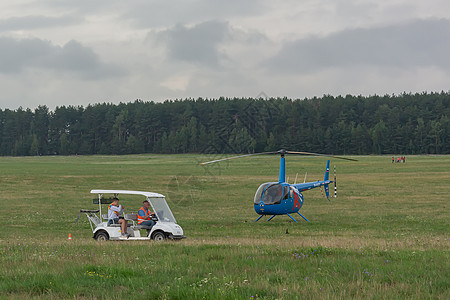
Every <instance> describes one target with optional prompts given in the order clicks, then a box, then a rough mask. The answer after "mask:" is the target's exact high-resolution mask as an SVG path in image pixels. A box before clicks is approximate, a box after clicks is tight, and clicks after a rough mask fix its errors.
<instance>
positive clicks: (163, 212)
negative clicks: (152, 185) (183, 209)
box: [148, 198, 177, 223]
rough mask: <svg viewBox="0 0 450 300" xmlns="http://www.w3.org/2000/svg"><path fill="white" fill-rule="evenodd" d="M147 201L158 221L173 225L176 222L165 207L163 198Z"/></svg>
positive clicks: (167, 207) (165, 203)
mask: <svg viewBox="0 0 450 300" xmlns="http://www.w3.org/2000/svg"><path fill="white" fill-rule="evenodd" d="M148 201H149V202H150V204H151V205H152V208H153V210H154V212H155V214H156V216H157V217H158V220H159V221H162V222H174V223H176V222H177V221H176V220H175V217H174V216H173V214H172V211H171V210H170V208H169V206H168V205H167V202H166V199H165V198H148Z"/></svg>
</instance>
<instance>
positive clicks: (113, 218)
mask: <svg viewBox="0 0 450 300" xmlns="http://www.w3.org/2000/svg"><path fill="white" fill-rule="evenodd" d="M123 210H124V207H123V206H122V205H120V204H119V199H118V198H117V197H114V198H113V202H112V203H111V204H110V205H109V206H108V223H109V224H120V228H121V232H122V237H125V238H126V237H128V234H127V226H128V222H127V220H125V219H124V218H123Z"/></svg>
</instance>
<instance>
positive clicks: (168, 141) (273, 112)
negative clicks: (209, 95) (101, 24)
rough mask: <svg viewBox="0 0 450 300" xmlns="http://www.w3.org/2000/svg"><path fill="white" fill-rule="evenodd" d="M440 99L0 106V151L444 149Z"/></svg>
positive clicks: (448, 133)
mask: <svg viewBox="0 0 450 300" xmlns="http://www.w3.org/2000/svg"><path fill="white" fill-rule="evenodd" d="M449 103H450V94H449V93H448V92H441V93H417V94H407V93H404V94H401V95H385V96H376V95H374V96H368V97H363V96H351V95H347V96H345V97H344V96H338V97H334V96H330V95H324V96H323V97H314V98H310V99H297V100H292V99H287V98H270V99H262V98H259V99H253V98H219V99H202V98H198V99H185V100H170V101H169V100H168V101H165V102H162V103H155V102H152V101H150V102H149V101H142V100H136V101H134V102H129V103H120V104H118V105H115V104H111V103H98V104H94V105H88V106H87V107H83V106H59V107H56V109H55V110H54V111H51V110H50V109H49V108H48V107H47V106H45V105H42V106H39V107H37V108H36V109H34V110H31V109H23V108H19V109H16V110H9V109H5V110H2V109H0V155H2V156H27V155H74V154H80V155H81V154H135V153H253V152H262V151H273V150H278V149H281V148H286V149H292V150H299V151H309V152H319V153H329V154H344V155H345V154H353V155H360V154H449V153H450V118H449V115H450V105H449Z"/></svg>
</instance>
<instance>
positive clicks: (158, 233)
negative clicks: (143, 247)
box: [152, 231, 166, 242]
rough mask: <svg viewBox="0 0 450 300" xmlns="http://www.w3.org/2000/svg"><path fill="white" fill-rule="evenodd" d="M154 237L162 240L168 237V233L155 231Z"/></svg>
mask: <svg viewBox="0 0 450 300" xmlns="http://www.w3.org/2000/svg"><path fill="white" fill-rule="evenodd" d="M152 239H153V240H154V241H156V242H162V241H164V240H165V239H166V235H165V234H164V232H161V231H157V232H155V233H153V235H152Z"/></svg>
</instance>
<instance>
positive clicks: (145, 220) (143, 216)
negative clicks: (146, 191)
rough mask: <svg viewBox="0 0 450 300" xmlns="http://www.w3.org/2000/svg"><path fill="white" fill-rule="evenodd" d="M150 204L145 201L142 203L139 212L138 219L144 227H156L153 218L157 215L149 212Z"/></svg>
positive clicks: (139, 223)
mask: <svg viewBox="0 0 450 300" xmlns="http://www.w3.org/2000/svg"><path fill="white" fill-rule="evenodd" d="M149 208H150V203H149V202H148V201H147V200H145V201H144V202H142V207H141V208H140V209H139V211H138V215H137V219H138V225H144V226H150V227H152V226H153V225H155V221H153V220H152V217H153V216H154V215H155V213H153V212H151V211H150V210H149Z"/></svg>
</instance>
